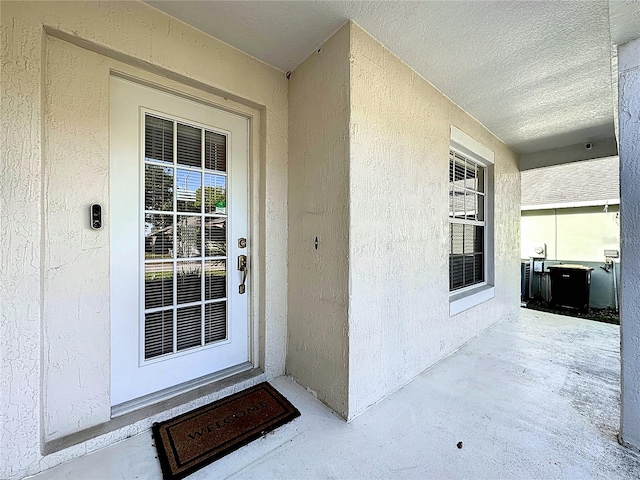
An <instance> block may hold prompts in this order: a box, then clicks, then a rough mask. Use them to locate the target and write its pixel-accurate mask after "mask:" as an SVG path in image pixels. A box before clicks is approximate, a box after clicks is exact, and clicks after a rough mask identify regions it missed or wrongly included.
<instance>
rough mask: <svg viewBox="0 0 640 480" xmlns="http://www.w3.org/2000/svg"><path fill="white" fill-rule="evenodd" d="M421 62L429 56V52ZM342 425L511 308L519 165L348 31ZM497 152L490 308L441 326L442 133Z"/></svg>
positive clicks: (428, 88) (444, 239)
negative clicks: (345, 395) (345, 399)
mask: <svg viewBox="0 0 640 480" xmlns="http://www.w3.org/2000/svg"><path fill="white" fill-rule="evenodd" d="M425 54H427V55H428V54H429V52H426V53H425ZM350 78H351V126H350V141H351V145H350V149H351V152H350V170H349V175H350V228H349V268H350V271H349V284H350V305H349V415H348V416H349V418H353V417H354V416H356V415H358V414H359V413H361V412H362V411H363V410H364V409H366V408H367V407H368V406H370V405H371V404H373V403H375V402H377V401H378V400H380V399H381V398H383V397H384V396H386V395H388V394H389V393H391V392H393V391H394V390H396V389H397V388H399V387H401V386H402V385H404V384H405V383H407V382H408V381H410V380H411V379H412V378H413V377H415V376H416V375H418V374H419V373H421V372H422V371H423V370H425V369H426V368H427V367H429V366H430V365H432V364H433V363H434V362H436V361H438V360H439V359H441V358H443V357H444V356H446V355H447V354H449V353H451V352H452V351H454V350H455V349H457V348H458V347H460V346H461V345H462V344H463V343H465V342H466V341H468V340H469V339H471V338H472V337H473V336H475V335H477V334H478V333H479V332H481V331H482V330H483V329H485V328H487V327H489V326H490V325H492V324H494V323H495V322H497V321H499V320H501V319H503V318H505V317H506V316H508V315H512V314H517V310H518V306H519V285H520V281H519V253H520V252H519V242H520V230H519V226H520V208H519V205H520V174H519V171H518V156H517V155H516V154H515V153H514V152H513V151H512V150H510V149H509V148H508V147H506V146H505V145H504V144H503V143H502V142H500V141H499V140H498V139H497V138H496V137H494V136H493V135H492V134H491V133H490V132H489V131H487V130H486V129H485V128H484V127H483V126H482V125H480V124H479V123H478V122H477V121H475V120H474V119H473V118H471V117H470V116H469V115H468V114H466V113H465V112H464V111H463V110H461V109H460V108H459V107H457V106H456V105H455V104H453V103H452V102H451V101H450V100H448V99H447V98H446V97H445V96H444V95H443V94H442V93H440V92H439V91H438V90H436V89H435V88H434V87H433V86H432V85H431V84H429V83H428V82H427V81H425V80H424V79H423V78H421V77H420V76H419V75H417V74H416V73H415V72H414V71H412V70H411V69H410V68H409V67H407V66H406V65H405V64H404V63H402V62H401V61H400V60H399V59H398V58H396V57H395V56H393V55H392V54H391V53H390V52H389V51H388V50H387V49H385V48H384V47H383V46H382V45H381V44H380V43H379V42H377V41H376V40H375V39H374V38H372V37H371V36H369V35H368V34H367V33H366V32H364V31H363V30H362V29H360V28H359V27H358V26H356V25H353V26H352V29H351V77H350ZM451 125H454V126H456V127H458V128H459V129H460V130H462V131H463V132H465V133H466V134H468V135H469V136H471V137H472V138H474V139H475V140H477V141H478V142H480V143H481V144H483V145H484V146H486V147H487V148H489V149H491V150H492V151H493V152H494V153H495V204H494V205H495V279H496V281H495V298H494V299H492V300H489V301H487V302H484V303H482V304H480V305H478V306H476V307H474V308H471V309H469V310H466V311H464V312H462V313H460V314H458V315H456V316H453V317H449V291H448V281H449V272H448V254H449V250H448V248H449V233H448V203H447V198H448V180H449V177H448V168H449V158H448V152H449V143H450V126H451Z"/></svg>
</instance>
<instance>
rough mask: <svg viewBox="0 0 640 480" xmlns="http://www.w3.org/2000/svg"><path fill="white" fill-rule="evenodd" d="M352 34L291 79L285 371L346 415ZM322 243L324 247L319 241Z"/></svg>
mask: <svg viewBox="0 0 640 480" xmlns="http://www.w3.org/2000/svg"><path fill="white" fill-rule="evenodd" d="M349 31H350V25H349V24H346V25H345V26H343V27H342V28H341V29H340V30H339V31H338V32H336V33H335V34H334V35H333V36H332V37H331V38H330V39H329V40H327V41H326V42H325V43H324V44H323V45H322V46H321V48H319V49H318V50H317V51H316V52H314V53H312V54H311V56H309V57H308V58H307V59H306V60H305V61H304V62H303V63H302V64H301V65H300V66H298V67H297V68H296V69H295V70H294V71H293V73H292V74H291V79H290V86H289V116H290V118H291V119H292V121H291V122H290V124H289V294H288V299H289V310H288V330H287V333H288V349H287V373H289V374H291V375H292V376H293V377H294V378H296V379H297V380H298V381H299V382H300V383H301V384H303V385H305V386H307V387H308V388H310V389H311V390H313V391H314V392H316V394H317V395H318V398H319V399H320V400H322V401H323V402H325V403H326V404H327V405H329V406H331V407H332V408H333V409H334V410H335V411H336V412H338V413H339V414H340V415H342V416H344V417H346V416H347V389H348V352H347V344H348V325H347V321H348V313H347V312H348V304H347V301H348V245H349V244H348V239H349V232H348V228H349V224H348V222H349V209H348V206H349ZM316 237H317V238H318V248H317V249H316V248H315V239H316Z"/></svg>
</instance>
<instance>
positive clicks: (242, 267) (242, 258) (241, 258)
mask: <svg viewBox="0 0 640 480" xmlns="http://www.w3.org/2000/svg"><path fill="white" fill-rule="evenodd" d="M238 270H239V271H241V272H242V283H240V286H239V287H238V292H239V293H240V295H242V294H243V293H244V292H245V286H244V284H245V282H246V281H247V256H246V255H238Z"/></svg>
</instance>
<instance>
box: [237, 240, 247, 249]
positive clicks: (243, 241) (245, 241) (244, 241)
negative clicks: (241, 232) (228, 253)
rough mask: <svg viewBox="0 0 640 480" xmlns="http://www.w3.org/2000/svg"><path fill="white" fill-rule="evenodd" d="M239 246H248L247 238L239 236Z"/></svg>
mask: <svg viewBox="0 0 640 480" xmlns="http://www.w3.org/2000/svg"><path fill="white" fill-rule="evenodd" d="M238 248H247V239H246V238H239V239H238Z"/></svg>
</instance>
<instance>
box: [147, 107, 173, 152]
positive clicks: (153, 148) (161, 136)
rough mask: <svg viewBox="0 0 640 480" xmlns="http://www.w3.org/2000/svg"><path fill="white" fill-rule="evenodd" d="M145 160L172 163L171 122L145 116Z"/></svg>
mask: <svg viewBox="0 0 640 480" xmlns="http://www.w3.org/2000/svg"><path fill="white" fill-rule="evenodd" d="M144 156H145V160H155V161H157V162H163V163H173V122H172V121H171V120H165V119H164V118H158V117H153V116H151V115H146V116H145V125H144Z"/></svg>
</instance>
